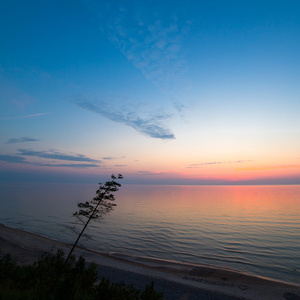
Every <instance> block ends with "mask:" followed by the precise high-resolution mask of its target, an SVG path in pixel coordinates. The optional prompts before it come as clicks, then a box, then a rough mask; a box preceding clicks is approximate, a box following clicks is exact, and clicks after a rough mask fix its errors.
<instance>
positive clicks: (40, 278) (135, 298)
mask: <svg viewBox="0 0 300 300" xmlns="http://www.w3.org/2000/svg"><path fill="white" fill-rule="evenodd" d="M64 261H65V258H64V253H63V251H61V250H59V251H57V253H56V255H53V254H44V255H43V256H42V257H41V258H40V259H39V260H38V261H37V262H36V263H34V264H33V265H28V266H19V265H18V264H17V263H16V262H15V261H14V260H13V259H12V258H11V256H10V255H6V256H5V257H3V258H2V259H0V299H1V300H14V299H16V300H19V299H24V300H27V299H28V300H29V299H30V300H31V299H32V300H35V299H39V300H44V299H45V300H46V299H58V300H60V299H62V300H66V299H74V300H79V299H83V300H90V299H91V300H92V299H104V300H118V299H122V300H127V299H128V300H161V299H163V297H162V295H161V294H160V293H158V292H156V291H155V290H154V288H153V283H152V284H151V285H148V286H146V287H145V289H144V290H143V291H141V290H138V289H136V288H135V287H134V286H133V285H126V284H125V283H111V282H110V281H109V279H105V278H102V279H101V280H100V281H98V277H97V272H96V265H95V264H93V263H92V264H86V262H85V260H84V258H83V257H81V256H80V257H79V258H78V259H77V260H76V258H75V257H74V256H72V257H71V258H70V259H69V262H68V264H67V265H66V266H65V272H64V273H63V275H62V276H61V277H60V279H59V281H58V282H57V284H56V286H55V289H54V290H53V291H52V293H51V294H50V293H49V287H50V286H51V284H52V283H53V279H54V278H56V275H57V273H58V272H59V271H60V269H61V267H62V266H63V264H64Z"/></svg>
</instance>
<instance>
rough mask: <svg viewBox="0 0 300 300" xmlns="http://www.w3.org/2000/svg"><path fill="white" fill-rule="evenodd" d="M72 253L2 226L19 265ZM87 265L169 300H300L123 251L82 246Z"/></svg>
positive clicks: (296, 289)
mask: <svg viewBox="0 0 300 300" xmlns="http://www.w3.org/2000/svg"><path fill="white" fill-rule="evenodd" d="M57 249H62V250H64V251H65V253H67V252H68V251H69V249H70V245H67V244H65V243H62V242H58V241H56V240H53V239H49V238H47V237H45V236H41V235H37V234H34V233H30V232H26V231H23V230H19V229H13V228H10V227H6V226H4V225H0V255H1V257H2V256H4V255H5V254H6V253H10V254H11V255H12V256H13V257H14V258H15V259H16V260H17V261H18V262H19V263H20V264H30V263H33V262H34V261H36V260H37V259H38V258H39V257H40V255H41V254H42V253H44V252H52V253H55V252H56V250H57ZM75 254H76V255H82V256H83V257H84V258H85V259H86V261H87V262H95V263H96V264H97V265H98V275H99V277H102V276H104V277H109V278H110V279H111V281H116V282H120V281H125V282H126V283H128V284H131V283H132V284H134V285H135V286H136V287H137V288H143V287H144V286H145V285H147V284H149V283H151V281H153V282H154V286H155V288H156V289H157V290H158V291H160V292H163V295H164V297H165V299H180V300H188V299H189V300H192V299H216V300H217V299H232V300H233V299H256V300H259V299H270V300H271V299H274V300H276V299H278V300H279V299H287V300H290V299H294V300H297V299H300V286H297V285H291V284H287V283H284V282H280V281H275V280H268V279H266V278H260V277H255V276H251V275H248V274H244V273H240V272H237V271H234V270H230V269H221V268H216V267H212V266H206V265H197V264H189V263H178V262H173V261H168V260H161V259H153V258H147V257H137V256H128V255H126V254H124V253H117V252H110V253H100V252H97V251H94V250H91V249H84V248H81V247H80V248H77V249H76V250H75Z"/></svg>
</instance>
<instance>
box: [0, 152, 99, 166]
mask: <svg viewBox="0 0 300 300" xmlns="http://www.w3.org/2000/svg"><path fill="white" fill-rule="evenodd" d="M0 162H5V163H17V164H26V165H30V166H38V167H68V168H99V167H100V166H99V165H97V164H45V163H39V162H30V161H27V160H26V159H25V158H24V157H22V156H17V155H3V154H1V155H0Z"/></svg>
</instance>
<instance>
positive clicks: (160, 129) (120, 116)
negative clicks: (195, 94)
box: [75, 101, 175, 139]
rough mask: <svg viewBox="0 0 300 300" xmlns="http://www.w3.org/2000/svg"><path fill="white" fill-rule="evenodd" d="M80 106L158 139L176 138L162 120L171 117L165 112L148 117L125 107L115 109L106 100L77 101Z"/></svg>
mask: <svg viewBox="0 0 300 300" xmlns="http://www.w3.org/2000/svg"><path fill="white" fill-rule="evenodd" d="M75 104H76V105H78V106H79V107H81V108H83V109H86V110H89V111H92V112H95V113H97V114H100V115H101V116H103V117H105V118H107V119H109V120H111V121H115V122H118V123H122V124H125V125H127V126H129V127H132V128H134V129H135V130H136V131H138V132H140V133H142V134H144V135H147V136H149V137H152V138H156V139H174V138H175V136H174V134H173V133H172V132H171V131H170V130H169V129H168V128H166V127H165V126H164V125H163V124H162V123H161V121H162V120H164V119H167V118H168V117H170V116H169V115H164V114H153V115H149V116H147V117H141V116H138V115H137V114H136V112H133V111H130V110H127V111H126V109H123V110H122V111H113V110H110V109H108V108H107V106H106V105H105V104H106V103H104V102H98V103H97V104H95V103H92V102H89V101H77V102H75Z"/></svg>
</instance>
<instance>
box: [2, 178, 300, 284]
mask: <svg viewBox="0 0 300 300" xmlns="http://www.w3.org/2000/svg"><path fill="white" fill-rule="evenodd" d="M97 188H98V185H95V184H64V183H61V184H54V183H53V184H40V183H39V184H37V183H32V184H29V183H26V184H1V185H0V223H2V224H4V225H6V226H10V227H13V228H18V229H23V230H26V231H30V232H33V233H37V234H40V235H44V236H47V237H50V238H52V239H55V240H59V241H62V242H66V243H73V242H74V241H75V240H76V237H77V234H76V230H77V231H78V230H80V228H81V226H82V224H81V223H80V222H78V220H77V219H76V218H75V217H74V216H73V213H74V212H76V211H77V209H78V208H77V203H79V202H85V201H89V200H91V199H92V198H93V197H94V196H95V191H96V190H97ZM115 198H116V200H115V204H116V207H115V208H114V210H113V211H111V212H110V213H108V214H106V215H104V216H103V217H102V218H101V219H100V220H98V221H93V222H91V223H90V224H89V225H88V228H87V230H86V235H85V236H84V237H83V238H82V239H81V241H80V243H81V245H82V246H84V247H86V248H90V249H94V250H97V251H100V252H105V253H108V252H121V253H125V254H127V255H132V256H145V257H151V258H159V259H163V260H172V261H176V262H179V263H181V262H187V263H195V264H202V265H208V266H214V267H221V268H227V269H232V270H237V271H240V272H243V273H246V274H251V275H255V276H260V277H265V278H269V279H275V280H279V281H283V282H288V283H292V284H297V285H299V284H300V185H268V186H262V185H260V186H195V185H192V186H191V185H127V184H124V185H122V187H121V188H120V190H119V191H117V192H116V193H115Z"/></svg>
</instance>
